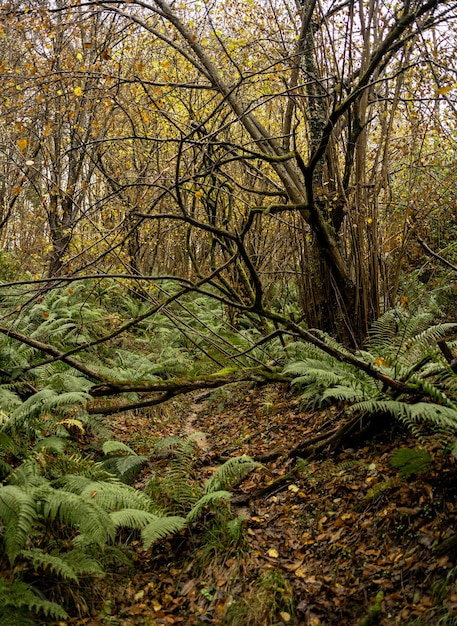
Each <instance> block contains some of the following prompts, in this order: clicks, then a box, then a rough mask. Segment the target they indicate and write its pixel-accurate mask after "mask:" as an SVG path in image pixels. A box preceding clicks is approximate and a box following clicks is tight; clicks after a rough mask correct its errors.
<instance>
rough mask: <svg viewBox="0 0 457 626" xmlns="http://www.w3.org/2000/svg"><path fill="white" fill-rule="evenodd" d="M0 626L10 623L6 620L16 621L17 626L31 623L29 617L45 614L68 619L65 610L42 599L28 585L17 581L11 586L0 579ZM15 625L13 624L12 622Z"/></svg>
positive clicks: (56, 618) (54, 617)
mask: <svg viewBox="0 0 457 626" xmlns="http://www.w3.org/2000/svg"><path fill="white" fill-rule="evenodd" d="M0 614H1V617H0V619H1V620H2V621H1V622H0V624H1V623H2V622H3V623H8V622H6V621H5V620H6V619H11V620H13V619H16V620H17V621H16V622H14V624H15V626H18V625H19V624H21V623H24V624H27V623H29V624H30V623H36V622H32V621H31V620H30V621H29V615H30V614H32V616H33V615H35V616H38V615H41V614H43V615H44V616H45V617H50V618H52V619H55V620H58V619H68V617H69V616H68V613H67V612H66V611H65V609H64V608H63V607H62V606H60V604H57V603H55V602H50V601H49V600H45V599H43V598H40V597H39V596H38V595H37V594H36V593H35V592H34V590H33V588H32V587H31V586H30V585H28V584H27V583H24V582H21V581H18V580H15V581H13V582H12V583H11V584H10V585H9V584H8V583H7V582H6V581H5V580H3V579H2V578H0ZM10 623H13V622H10Z"/></svg>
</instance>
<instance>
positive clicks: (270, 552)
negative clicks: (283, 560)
mask: <svg viewBox="0 0 457 626" xmlns="http://www.w3.org/2000/svg"><path fill="white" fill-rule="evenodd" d="M267 554H268V556H269V557H270V558H272V559H277V558H278V556H279V552H278V551H277V550H276V548H269V549H268V550H267Z"/></svg>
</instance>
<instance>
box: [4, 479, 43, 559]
mask: <svg viewBox="0 0 457 626" xmlns="http://www.w3.org/2000/svg"><path fill="white" fill-rule="evenodd" d="M36 519H37V511H36V505H35V500H34V499H33V497H32V496H30V495H29V494H28V493H26V492H25V491H23V490H22V489H20V488H19V487H17V486H16V485H6V486H5V487H1V488H0V520H2V522H3V524H4V531H3V540H4V543H5V552H6V554H7V556H8V559H9V561H10V563H13V562H14V561H15V559H16V557H17V555H18V554H19V552H20V551H21V550H22V549H23V547H24V546H25V543H26V541H27V539H28V538H29V536H30V534H31V532H32V528H33V525H34V523H35V522H36Z"/></svg>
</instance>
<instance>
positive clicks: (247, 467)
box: [203, 456, 262, 493]
mask: <svg viewBox="0 0 457 626" xmlns="http://www.w3.org/2000/svg"><path fill="white" fill-rule="evenodd" d="M259 467H262V464H261V463H257V461H254V460H253V459H251V457H249V456H237V457H234V458H233V459H229V460H228V461H226V462H225V463H223V464H222V465H220V466H219V467H218V468H217V469H216V470H215V472H214V474H213V475H212V476H211V478H209V479H208V480H207V481H206V482H205V485H204V487H203V491H204V493H213V492H215V491H220V490H227V489H230V488H232V487H233V486H234V485H236V484H238V483H239V482H241V481H242V480H243V479H244V478H245V477H246V476H247V475H248V474H249V473H250V472H252V470H254V469H257V468H259Z"/></svg>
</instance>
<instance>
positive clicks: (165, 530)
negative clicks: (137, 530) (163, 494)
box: [141, 516, 186, 550]
mask: <svg viewBox="0 0 457 626" xmlns="http://www.w3.org/2000/svg"><path fill="white" fill-rule="evenodd" d="M185 525H186V519H185V518H184V517H179V516H169V517H158V518H157V519H156V520H154V521H153V522H151V523H150V524H148V525H147V526H145V527H144V528H143V529H142V531H141V538H142V540H143V548H144V549H145V550H147V549H148V548H150V547H151V546H152V544H153V543H155V542H156V541H158V540H159V539H164V538H165V537H167V536H168V535H172V534H174V533H177V532H179V531H180V530H182V529H183V528H184V527H185Z"/></svg>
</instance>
